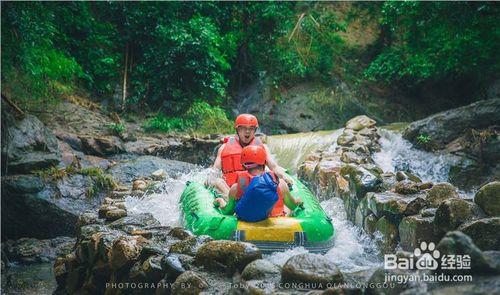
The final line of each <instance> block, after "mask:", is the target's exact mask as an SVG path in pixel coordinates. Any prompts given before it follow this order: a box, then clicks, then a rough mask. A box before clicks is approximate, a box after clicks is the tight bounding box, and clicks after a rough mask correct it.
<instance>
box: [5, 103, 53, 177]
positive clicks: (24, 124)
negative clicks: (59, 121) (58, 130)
mask: <svg viewBox="0 0 500 295" xmlns="http://www.w3.org/2000/svg"><path fill="white" fill-rule="evenodd" d="M60 154H61V152H60V150H59V144H58V142H57V138H56V137H55V135H54V134H53V133H52V132H51V131H50V130H49V129H48V128H46V127H45V125H44V124H43V123H42V122H40V120H38V118H36V117H35V116H32V115H26V116H25V117H24V118H23V119H21V120H16V119H14V117H13V116H12V115H11V114H8V113H6V112H2V174H3V173H4V172H7V173H8V174H16V173H27V172H30V171H32V170H37V169H43V168H47V167H50V166H55V165H57V164H58V163H59V160H60Z"/></svg>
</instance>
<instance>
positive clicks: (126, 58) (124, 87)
mask: <svg viewBox="0 0 500 295" xmlns="http://www.w3.org/2000/svg"><path fill="white" fill-rule="evenodd" d="M127 68H128V42H127V44H126V45H125V66H124V67H123V91H122V93H123V96H122V105H121V110H122V111H123V110H125V99H126V98H127V72H128V71H127Z"/></svg>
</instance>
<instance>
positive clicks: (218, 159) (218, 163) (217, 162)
mask: <svg viewBox="0 0 500 295" xmlns="http://www.w3.org/2000/svg"><path fill="white" fill-rule="evenodd" d="M224 146H226V144H223V145H221V146H220V147H219V150H218V151H217V157H216V158H215V162H214V165H213V168H214V169H218V170H221V169H222V159H221V155H222V150H223V149H224Z"/></svg>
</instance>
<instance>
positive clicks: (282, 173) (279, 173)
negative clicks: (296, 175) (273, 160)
mask: <svg viewBox="0 0 500 295" xmlns="http://www.w3.org/2000/svg"><path fill="white" fill-rule="evenodd" d="M276 170H277V171H276V172H274V173H275V174H276V176H278V178H280V179H283V180H284V181H285V182H286V183H287V184H288V185H292V184H293V179H292V178H290V176H288V175H287V174H286V173H285V169H283V168H281V167H279V169H276Z"/></svg>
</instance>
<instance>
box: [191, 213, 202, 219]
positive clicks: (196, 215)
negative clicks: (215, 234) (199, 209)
mask: <svg viewBox="0 0 500 295" xmlns="http://www.w3.org/2000/svg"><path fill="white" fill-rule="evenodd" d="M191 216H193V217H194V218H196V220H198V219H200V217H199V216H198V214H196V213H195V212H194V211H191Z"/></svg>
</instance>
